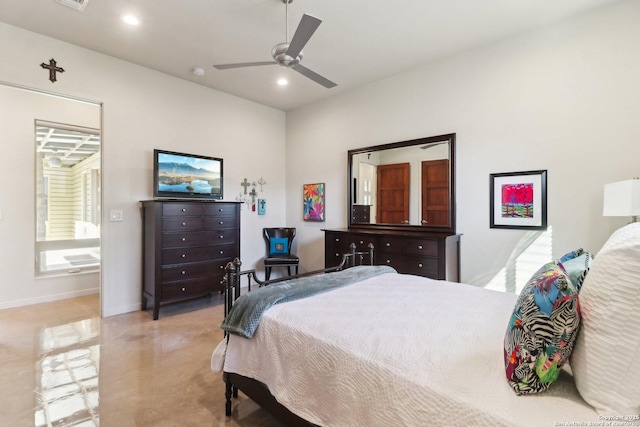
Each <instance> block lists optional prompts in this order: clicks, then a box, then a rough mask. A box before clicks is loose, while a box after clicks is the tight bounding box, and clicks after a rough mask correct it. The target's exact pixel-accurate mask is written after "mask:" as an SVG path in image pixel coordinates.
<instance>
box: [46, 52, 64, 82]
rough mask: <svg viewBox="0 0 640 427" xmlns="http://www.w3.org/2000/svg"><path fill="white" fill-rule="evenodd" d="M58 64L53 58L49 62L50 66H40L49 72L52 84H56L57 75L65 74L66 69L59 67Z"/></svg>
mask: <svg viewBox="0 0 640 427" xmlns="http://www.w3.org/2000/svg"><path fill="white" fill-rule="evenodd" d="M56 65H57V62H56V60H55V59H53V58H51V59H50V60H49V64H48V65H47V64H45V63H44V62H43V63H42V64H40V66H41V67H42V68H45V69H47V70H49V80H51V83H55V82H56V81H57V80H58V79H57V78H56V73H64V68H62V67H57V66H56Z"/></svg>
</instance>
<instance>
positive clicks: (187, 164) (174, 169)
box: [154, 150, 222, 199]
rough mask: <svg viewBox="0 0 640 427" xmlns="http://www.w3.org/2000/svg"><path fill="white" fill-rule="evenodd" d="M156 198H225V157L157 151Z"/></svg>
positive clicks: (155, 164) (155, 151) (155, 167)
mask: <svg viewBox="0 0 640 427" xmlns="http://www.w3.org/2000/svg"><path fill="white" fill-rule="evenodd" d="M154 154H155V156H154V157H155V162H154V172H155V174H154V181H155V191H154V193H155V194H154V196H155V197H200V198H211V199H221V198H222V159H219V158H215V157H207V156H198V155H194V154H184V153H175V152H170V151H162V150H154Z"/></svg>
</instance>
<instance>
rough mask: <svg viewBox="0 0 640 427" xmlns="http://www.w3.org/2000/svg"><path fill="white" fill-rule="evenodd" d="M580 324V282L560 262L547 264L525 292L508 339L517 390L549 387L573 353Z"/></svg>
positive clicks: (507, 360)
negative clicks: (576, 284) (578, 288)
mask: <svg viewBox="0 0 640 427" xmlns="http://www.w3.org/2000/svg"><path fill="white" fill-rule="evenodd" d="M579 326H580V304H579V301H578V291H577V289H576V287H575V285H574V284H573V282H572V280H571V278H570V277H569V275H568V274H567V272H566V271H565V270H564V268H563V267H562V264H561V263H559V261H558V262H550V263H548V264H545V265H544V266H542V268H540V269H539V270H538V271H537V272H536V273H535V274H534V275H533V276H532V277H531V279H529V281H528V282H527V284H526V286H525V287H524V289H523V290H522V292H521V293H520V296H519V297H518V300H517V302H516V306H515V308H514V309H513V313H512V315H511V319H510V320H509V325H508V327H507V333H506V335H505V339H504V364H505V372H506V375H507V381H508V382H509V385H510V386H511V387H512V388H513V390H514V391H515V392H516V393H517V394H529V393H537V392H540V391H543V390H546V389H547V388H549V386H550V385H551V383H553V382H554V381H555V380H556V379H557V378H558V375H559V374H560V368H562V366H563V365H564V364H565V362H567V360H568V359H569V356H570V355H571V351H572V349H573V344H574V342H575V339H576V337H577V334H578V328H579Z"/></svg>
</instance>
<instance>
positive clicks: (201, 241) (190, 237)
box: [162, 231, 220, 249]
mask: <svg viewBox="0 0 640 427" xmlns="http://www.w3.org/2000/svg"><path fill="white" fill-rule="evenodd" d="M219 235H220V233H217V232H215V231H185V232H183V233H162V248H163V249H166V248H181V247H187V246H203V245H209V244H211V243H212V242H211V241H212V240H213V239H214V238H216V239H217V238H218V236H219ZM216 243H217V242H216Z"/></svg>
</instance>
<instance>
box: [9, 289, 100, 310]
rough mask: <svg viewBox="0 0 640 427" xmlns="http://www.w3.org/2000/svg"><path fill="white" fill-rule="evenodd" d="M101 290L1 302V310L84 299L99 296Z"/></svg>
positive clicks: (85, 290)
mask: <svg viewBox="0 0 640 427" xmlns="http://www.w3.org/2000/svg"><path fill="white" fill-rule="evenodd" d="M99 293H100V288H91V289H83V290H80V291H73V292H65V293H61V294H53V295H43V296H39V297H35V298H24V299H19V300H14V301H5V302H0V310H4V309H6V308H16V307H24V306H27V305H34V304H42V303H44V302H53V301H60V300H64V299H69V298H75V297H84V296H87V295H94V294H99Z"/></svg>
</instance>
